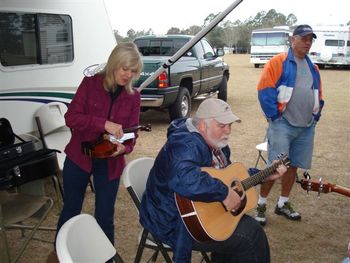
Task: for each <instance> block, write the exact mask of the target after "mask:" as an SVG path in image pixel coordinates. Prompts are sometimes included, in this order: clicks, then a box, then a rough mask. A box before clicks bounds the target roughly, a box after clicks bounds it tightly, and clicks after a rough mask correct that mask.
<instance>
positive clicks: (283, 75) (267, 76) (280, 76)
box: [257, 48, 324, 121]
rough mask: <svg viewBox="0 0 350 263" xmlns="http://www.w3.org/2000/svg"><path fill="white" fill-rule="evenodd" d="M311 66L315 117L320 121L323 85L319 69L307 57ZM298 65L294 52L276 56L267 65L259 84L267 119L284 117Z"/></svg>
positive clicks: (290, 50)
mask: <svg viewBox="0 0 350 263" xmlns="http://www.w3.org/2000/svg"><path fill="white" fill-rule="evenodd" d="M305 59H306V61H307V64H308V65H309V68H310V71H311V74H312V78H313V90H314V98H315V99H314V101H315V104H314V108H313V115H314V119H315V120H316V121H318V120H319V118H320V114H321V109H322V107H323V104H324V101H323V99H322V83H321V77H320V73H319V69H318V67H317V66H315V65H314V64H313V63H312V62H311V60H310V58H309V57H308V56H306V57H305ZM296 72H297V64H296V62H295V59H294V55H293V51H292V49H291V48H290V49H289V51H288V53H281V54H279V55H276V56H274V57H273V58H271V59H270V60H269V62H268V63H266V65H265V67H264V70H263V72H262V75H261V78H260V81H259V83H258V87H257V89H258V97H259V102H260V105H261V108H262V110H263V112H264V114H265V116H266V118H268V119H271V120H275V119H277V118H278V117H280V116H281V115H282V112H283V111H284V110H285V108H286V106H287V103H288V102H289V100H290V98H291V97H292V93H293V88H294V87H295V81H296Z"/></svg>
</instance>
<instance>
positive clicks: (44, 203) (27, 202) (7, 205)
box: [0, 190, 53, 263]
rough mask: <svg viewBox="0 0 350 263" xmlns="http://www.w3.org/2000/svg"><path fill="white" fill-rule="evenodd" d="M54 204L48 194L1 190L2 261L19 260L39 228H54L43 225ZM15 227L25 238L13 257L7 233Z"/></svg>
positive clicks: (0, 253)
mask: <svg viewBox="0 0 350 263" xmlns="http://www.w3.org/2000/svg"><path fill="white" fill-rule="evenodd" d="M52 206H53V200H52V199H51V198H49V197H46V196H42V195H29V194H24V193H17V192H15V193H8V192H7V191H6V190H3V191H0V242H1V243H0V244H2V245H1V246H0V248H1V249H0V262H3V263H10V262H11V263H14V262H18V260H19V259H20V257H21V256H22V254H23V252H24V251H25V249H26V247H27V246H28V244H29V242H30V241H31V240H33V239H36V238H35V234H36V232H37V231H38V230H53V229H51V228H47V227H42V226H41V225H42V223H43V221H44V220H45V219H46V217H47V215H48V214H49V212H50V211H51V208H52ZM15 229H18V230H21V231H22V239H23V240H22V243H21V245H20V247H19V248H18V250H17V251H16V253H15V255H13V258H12V259H11V257H10V251H9V244H8V241H7V233H8V232H9V231H10V230H15ZM40 240H41V239H40ZM42 241H43V240H42Z"/></svg>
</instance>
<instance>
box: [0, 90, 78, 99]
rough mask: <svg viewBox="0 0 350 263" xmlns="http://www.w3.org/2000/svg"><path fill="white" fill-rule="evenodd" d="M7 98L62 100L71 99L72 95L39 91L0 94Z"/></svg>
mask: <svg viewBox="0 0 350 263" xmlns="http://www.w3.org/2000/svg"><path fill="white" fill-rule="evenodd" d="M8 96H12V97H13V96H20V97H24V96H26V97H28V96H30V97H55V98H64V99H72V98H73V96H74V94H73V93H63V92H42V91H41V92H39V91H33V92H7V93H0V97H8Z"/></svg>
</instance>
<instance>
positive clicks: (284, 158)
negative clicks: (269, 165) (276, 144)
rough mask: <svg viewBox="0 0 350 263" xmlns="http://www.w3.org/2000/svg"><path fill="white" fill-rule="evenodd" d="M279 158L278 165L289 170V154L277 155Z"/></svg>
mask: <svg viewBox="0 0 350 263" xmlns="http://www.w3.org/2000/svg"><path fill="white" fill-rule="evenodd" d="M277 158H278V164H283V165H284V166H285V167H287V168H288V167H289V166H290V160H289V158H288V155H287V154H285V153H280V154H279V155H277Z"/></svg>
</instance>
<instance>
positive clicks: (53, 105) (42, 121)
mask: <svg viewBox="0 0 350 263" xmlns="http://www.w3.org/2000/svg"><path fill="white" fill-rule="evenodd" d="M67 110H68V108H67V106H66V105H65V104H64V103H62V102H50V103H47V104H44V105H42V106H41V107H40V108H39V109H38V110H37V112H36V114H35V118H36V121H37V124H38V129H39V133H40V137H41V139H42V141H43V143H44V146H45V147H46V148H49V149H56V150H59V151H60V152H61V153H58V154H57V159H58V164H59V167H60V169H61V170H62V169H63V163H64V160H65V158H66V155H65V154H64V149H65V147H66V145H67V144H68V142H69V140H70V138H71V136H72V134H71V131H70V129H69V128H68V127H67V126H66V122H65V119H64V114H65V113H66V112H67Z"/></svg>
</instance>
